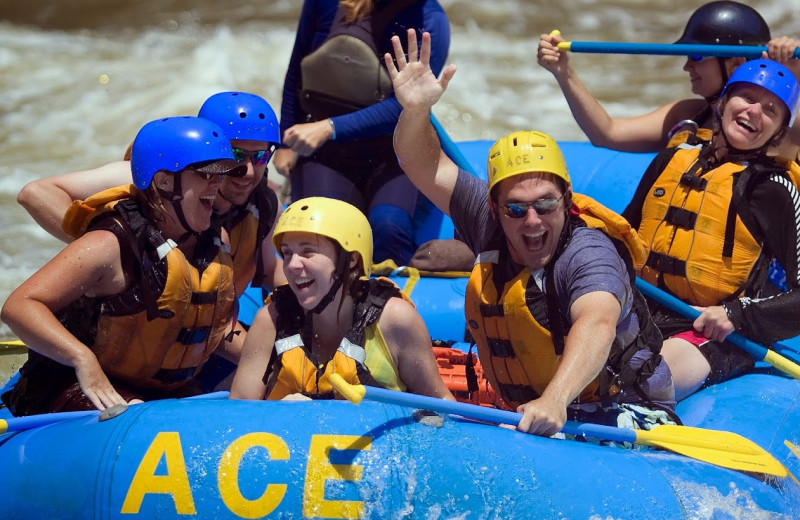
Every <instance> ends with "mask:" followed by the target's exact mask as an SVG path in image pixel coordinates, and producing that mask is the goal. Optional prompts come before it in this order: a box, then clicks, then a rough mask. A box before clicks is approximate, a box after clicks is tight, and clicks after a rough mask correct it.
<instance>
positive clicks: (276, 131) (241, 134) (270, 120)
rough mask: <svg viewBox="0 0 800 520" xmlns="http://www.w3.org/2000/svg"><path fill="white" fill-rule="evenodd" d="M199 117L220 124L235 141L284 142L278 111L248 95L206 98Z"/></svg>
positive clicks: (218, 95)
mask: <svg viewBox="0 0 800 520" xmlns="http://www.w3.org/2000/svg"><path fill="white" fill-rule="evenodd" d="M197 115H198V116H199V117H203V118H205V119H208V120H209V121H213V122H214V123H216V124H218V125H219V126H220V128H222V130H223V131H224V132H225V135H227V136H228V139H230V140H231V141H234V140H237V139H243V140H250V141H264V142H267V143H270V144H273V145H275V146H279V145H280V142H281V138H280V128H279V126H278V118H277V117H276V116H275V111H274V110H272V107H271V106H270V105H269V103H267V102H266V101H265V100H264V99H263V98H262V97H260V96H256V95H255V94H250V93H247V92H220V93H218V94H214V95H213V96H211V97H210V98H208V99H206V101H205V103H203V106H201V107H200V112H199V113H198V114H197Z"/></svg>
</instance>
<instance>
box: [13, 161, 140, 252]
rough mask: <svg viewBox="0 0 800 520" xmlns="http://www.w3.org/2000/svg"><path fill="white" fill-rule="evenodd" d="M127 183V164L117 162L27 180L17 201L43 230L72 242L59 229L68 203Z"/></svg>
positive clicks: (62, 239) (128, 166)
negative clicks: (91, 168)
mask: <svg viewBox="0 0 800 520" xmlns="http://www.w3.org/2000/svg"><path fill="white" fill-rule="evenodd" d="M130 182H131V167H130V162H128V161H118V162H113V163H109V164H106V165H104V166H101V167H99V168H95V169H93V170H86V171H80V172H73V173H66V174H63V175H57V176H54V177H43V178H41V179H37V180H35V181H31V182H29V183H28V184H26V185H25V186H23V188H22V190H20V192H19V194H18V195H17V202H18V203H19V204H20V205H21V206H22V207H24V208H25V210H26V211H27V212H28V213H29V214H30V215H31V216H32V217H33V219H34V220H35V221H36V222H37V223H38V224H39V225H40V226H41V227H42V228H43V229H44V230H45V231H47V232H48V233H50V234H51V235H53V236H54V237H56V238H58V239H59V240H61V241H63V242H72V240H73V238H72V237H71V236H69V235H68V234H66V233H65V232H64V231H63V230H62V229H61V222H62V220H63V219H64V214H65V213H66V212H67V208H69V206H70V204H72V201H74V200H83V199H86V198H87V197H89V196H90V195H93V194H95V193H97V192H99V191H102V190H104V189H107V188H112V187H114V186H120V185H123V184H130Z"/></svg>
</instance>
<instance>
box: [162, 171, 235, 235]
mask: <svg viewBox="0 0 800 520" xmlns="http://www.w3.org/2000/svg"><path fill="white" fill-rule="evenodd" d="M176 175H180V176H181V182H180V187H181V192H182V193H181V199H180V201H179V202H178V204H180V207H181V212H182V213H183V216H184V218H185V219H186V224H188V226H189V227H190V228H191V229H189V230H186V229H185V228H184V226H183V224H182V223H181V222H180V219H178V217H177V214H176V212H175V208H174V207H173V206H172V203H170V202H169V201H168V200H165V201H163V208H164V211H166V212H167V216H168V217H169V220H170V221H171V222H173V223H174V225H171V226H170V229H169V230H167V231H168V233H171V234H175V235H176V236H180V235H182V234H183V232H184V231H193V232H195V233H201V232H203V231H205V230H207V229H208V228H209V227H211V215H212V213H213V211H214V200H215V199H216V197H217V194H218V192H219V187H220V186H221V185H222V176H220V175H210V174H204V173H199V172H196V171H195V170H193V169H192V168H191V167H189V168H186V169H184V170H182V171H181V172H179V173H168V172H164V171H160V172H158V173H156V175H155V176H154V179H153V182H154V183H155V184H156V186H158V188H159V189H160V190H162V191H165V192H167V193H172V192H173V190H174V189H175V177H176ZM159 197H163V196H161V195H160V196H159ZM171 228H174V229H171Z"/></svg>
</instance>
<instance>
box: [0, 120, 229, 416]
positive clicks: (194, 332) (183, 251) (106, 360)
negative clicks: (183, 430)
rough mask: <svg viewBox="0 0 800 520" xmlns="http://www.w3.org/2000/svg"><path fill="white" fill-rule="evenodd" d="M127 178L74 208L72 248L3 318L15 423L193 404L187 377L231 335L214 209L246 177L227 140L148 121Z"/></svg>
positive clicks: (207, 129)
mask: <svg viewBox="0 0 800 520" xmlns="http://www.w3.org/2000/svg"><path fill="white" fill-rule="evenodd" d="M131 171H132V181H133V183H132V184H128V185H125V186H118V187H116V188H110V189H108V190H105V191H102V192H100V193H98V194H96V195H94V196H92V197H90V198H88V199H87V200H85V201H82V202H81V203H79V204H75V205H73V206H72V207H71V208H70V210H69V212H68V214H67V216H66V217H65V221H64V224H65V228H68V229H69V230H70V232H72V233H74V234H75V235H76V236H77V238H76V239H75V240H74V241H73V242H72V243H70V244H69V245H68V246H67V247H66V248H65V249H64V250H63V251H62V252H61V253H59V254H58V256H56V257H55V258H54V259H53V260H51V261H50V262H49V263H47V264H46V265H45V266H44V267H42V268H41V269H40V270H39V271H37V272H36V273H34V274H33V275H32V276H31V277H30V278H29V279H28V280H26V281H25V282H23V283H22V285H20V287H19V288H17V289H16V290H15V291H14V292H13V293H12V294H11V295H10V296H9V297H8V299H7V300H6V302H5V304H4V306H3V309H2V319H3V321H4V322H5V323H6V324H8V326H9V327H10V328H11V330H13V331H14V333H15V334H17V336H18V337H19V338H20V339H21V340H22V341H24V342H25V344H26V345H28V347H29V349H30V353H29V359H28V361H27V362H26V364H25V365H24V366H23V367H22V369H21V370H20V380H19V382H18V383H17V385H16V386H15V388H14V389H12V390H11V391H10V392H9V393H6V394H4V395H3V401H4V402H5V403H6V404H7V405H8V407H9V409H10V410H11V411H12V413H14V414H15V415H29V414H35V413H44V412H57V411H65V410H84V409H93V408H97V409H100V410H103V409H105V408H107V407H110V406H113V405H116V404H124V403H127V402H135V401H139V400H150V399H156V398H162V397H176V396H182V395H190V394H192V393H196V390H195V389H193V388H192V384H191V383H192V380H193V377H194V376H195V375H196V374H197V372H198V371H199V370H200V368H202V366H203V364H204V363H205V362H206V361H207V360H208V358H209V356H210V355H211V354H212V353H213V352H214V350H215V349H216V348H217V347H218V345H219V344H220V343H221V340H222V338H223V337H224V336H225V335H226V334H227V333H228V332H229V331H230V329H231V325H232V317H233V309H234V299H235V294H234V288H233V272H232V264H231V258H230V255H229V254H228V253H227V252H226V250H225V249H224V248H223V246H222V243H221V240H220V236H219V227H218V226H215V225H213V222H214V220H213V204H214V200H215V199H216V197H217V192H218V190H219V187H220V185H221V184H222V179H223V176H232V177H236V176H241V175H243V174H244V173H245V168H244V167H243V166H242V165H241V164H240V163H239V162H237V161H236V160H234V156H233V151H232V150H231V146H230V143H229V141H228V138H227V137H226V136H225V134H224V133H223V131H222V129H221V128H220V127H219V126H217V125H215V124H214V123H212V122H210V121H208V120H206V119H201V118H198V117H171V118H165V119H159V120H155V121H151V122H149V123H147V124H146V125H144V126H143V127H142V128H141V130H139V132H138V134H137V135H136V138H135V140H134V141H133V145H132V151H131ZM65 273H68V274H67V275H65Z"/></svg>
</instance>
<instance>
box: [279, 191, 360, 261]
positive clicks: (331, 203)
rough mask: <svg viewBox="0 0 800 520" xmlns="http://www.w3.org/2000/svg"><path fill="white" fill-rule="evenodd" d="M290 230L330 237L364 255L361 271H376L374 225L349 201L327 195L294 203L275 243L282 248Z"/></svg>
mask: <svg viewBox="0 0 800 520" xmlns="http://www.w3.org/2000/svg"><path fill="white" fill-rule="evenodd" d="M290 231H304V232H306V233H316V234H317V235H322V236H324V237H328V238H330V239H331V240H333V241H334V242H336V243H338V244H339V245H340V246H341V247H342V249H344V250H345V251H348V252H353V251H357V252H358V253H359V254H360V255H361V274H362V276H369V275H370V272H371V270H372V228H371V227H370V225H369V221H368V220H367V217H366V216H364V214H363V213H362V212H361V211H360V210H359V209H358V208H356V207H355V206H353V205H351V204H348V203H347V202H344V201H341V200H336V199H329V198H327V197H309V198H306V199H300V200H298V201H296V202H293V203H292V204H291V205H289V207H288V208H286V209H285V210H284V211H283V213H281V216H280V218H279V219H278V223H277V224H275V232H274V233H273V235H272V243H273V244H275V249H276V250H277V251H278V252H280V250H281V237H282V236H283V234H284V233H288V232H290Z"/></svg>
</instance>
